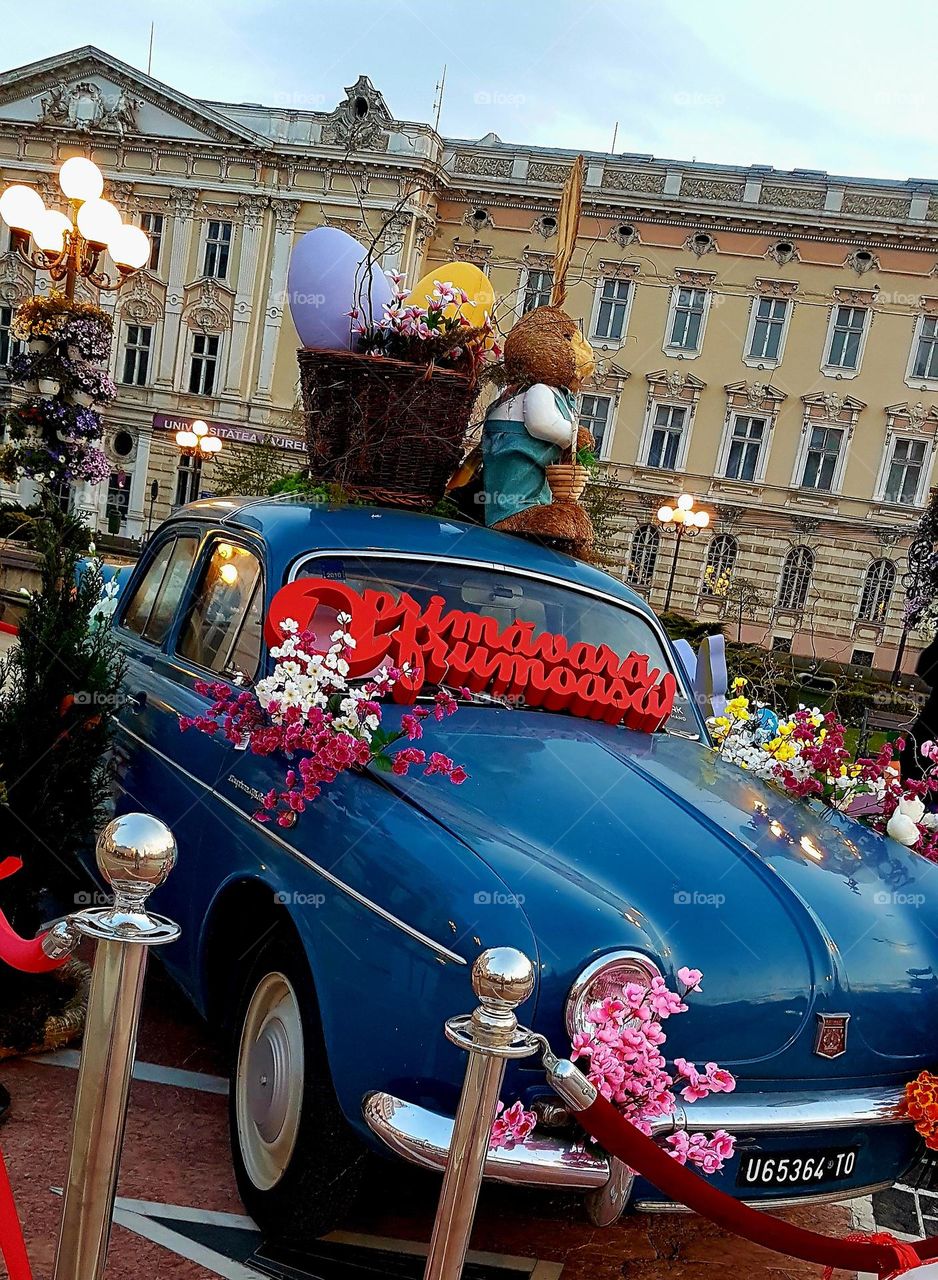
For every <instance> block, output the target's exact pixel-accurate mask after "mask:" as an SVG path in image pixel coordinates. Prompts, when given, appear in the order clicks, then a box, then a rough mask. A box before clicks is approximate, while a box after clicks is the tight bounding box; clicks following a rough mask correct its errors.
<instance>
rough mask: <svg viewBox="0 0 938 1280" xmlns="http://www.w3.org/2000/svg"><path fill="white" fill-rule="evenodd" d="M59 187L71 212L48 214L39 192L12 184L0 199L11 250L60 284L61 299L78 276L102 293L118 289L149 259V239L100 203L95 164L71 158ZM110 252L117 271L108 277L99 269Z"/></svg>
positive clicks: (100, 184)
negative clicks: (60, 282)
mask: <svg viewBox="0 0 938 1280" xmlns="http://www.w3.org/2000/svg"><path fill="white" fill-rule="evenodd" d="M59 186H60V187H61V189H62V194H63V196H64V197H65V198H66V200H68V202H69V213H68V214H64V213H61V212H59V210H58V209H47V208H46V206H45V204H44V203H43V200H42V197H41V196H40V194H39V192H38V191H35V190H34V189H33V188H32V187H27V186H24V185H23V184H22V183H15V184H14V185H13V186H11V187H7V189H6V190H5V191H4V192H3V195H0V218H2V219H3V221H4V222H5V223H6V224H7V226H8V227H9V228H10V245H11V248H12V249H13V250H14V251H15V252H16V253H18V254H19V256H20V257H21V258H22V259H23V261H24V262H26V263H28V265H29V266H31V267H32V268H33V269H34V270H36V271H48V273H49V275H50V276H51V277H52V279H53V280H54V281H55V282H56V283H58V282H59V281H64V282H65V284H64V289H65V296H66V298H68V299H69V300H71V299H72V298H74V296H75V282H76V281H77V280H78V278H79V277H81V278H82V279H84V280H87V281H88V282H89V284H92V285H94V287H95V288H96V289H100V290H101V291H102V292H104V293H112V292H114V290H116V289H119V288H120V287H121V286H122V285H123V284H125V283H126V281H127V280H129V279H130V277H131V276H133V275H134V274H136V272H137V271H139V270H140V268H141V267H142V266H144V264H145V263H147V262H149V260H150V238H149V236H148V235H147V233H146V232H145V231H142V230H141V229H140V227H135V226H132V225H131V224H130V223H128V222H122V221H121V215H120V213H119V212H118V210H117V208H116V207H115V206H114V205H113V204H111V202H110V201H109V200H105V199H104V198H103V192H104V176H103V174H102V173H101V170H100V169H99V168H98V166H97V165H96V164H95V163H94V161H93V160H87V159H85V157H84V156H72V158H71V159H70V160H66V161H65V163H64V164H63V165H62V167H61V169H60V170H59ZM105 253H108V254H109V255H110V257H111V261H112V262H113V263H114V266H115V267H116V268H117V276H116V277H112V276H111V275H109V274H108V273H107V272H106V271H103V270H101V269H100V267H101V259H102V258H103V256H104V254H105Z"/></svg>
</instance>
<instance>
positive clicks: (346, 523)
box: [172, 495, 652, 614]
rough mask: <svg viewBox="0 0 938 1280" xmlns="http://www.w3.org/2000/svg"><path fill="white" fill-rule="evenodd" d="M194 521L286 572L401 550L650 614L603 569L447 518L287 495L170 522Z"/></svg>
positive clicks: (206, 504) (222, 504) (213, 505)
mask: <svg viewBox="0 0 938 1280" xmlns="http://www.w3.org/2000/svg"><path fill="white" fill-rule="evenodd" d="M193 517H196V518H198V519H200V520H207V521H211V522H212V523H222V524H227V525H229V526H234V527H236V528H242V529H245V530H249V531H251V532H253V533H256V534H258V535H260V536H261V537H262V538H263V539H264V542H265V543H266V544H267V546H268V548H269V550H270V553H271V555H272V556H273V557H274V558H275V559H276V560H279V561H280V562H281V563H282V564H283V565H284V566H286V565H287V564H289V563H290V562H291V561H293V560H295V559H296V558H297V556H300V555H302V554H303V553H304V552H308V551H356V552H359V551H367V550H376V551H400V552H401V553H402V554H404V555H407V554H412V555H435V556H445V557H450V558H454V559H460V558H461V559H467V560H478V561H480V562H483V563H489V564H497V565H502V566H504V567H505V568H510V569H526V570H527V571H528V572H529V573H531V572H533V573H542V574H544V575H545V576H548V577H551V578H560V579H563V580H565V581H567V582H569V583H571V585H576V586H580V587H584V588H586V589H587V590H593V591H602V592H604V593H605V594H607V595H611V596H615V597H616V598H618V599H620V600H622V601H623V602H624V603H626V604H630V605H632V606H633V607H635V608H637V609H640V610H641V611H642V612H643V613H647V614H652V610H651V609H650V608H649V607H648V605H647V604H646V602H645V601H644V600H643V599H642V597H641V596H639V595H637V594H636V593H635V592H634V591H632V590H631V589H630V588H629V587H627V586H626V585H625V584H624V583H623V582H621V581H620V580H619V579H618V578H615V577H613V576H612V575H611V574H609V573H605V572H603V570H601V569H597V568H595V567H594V566H592V565H589V564H586V563H584V562H583V561H582V560H576V559H574V558H573V557H572V556H567V555H563V554H561V553H560V552H558V551H551V550H550V549H549V548H547V547H542V546H539V545H538V544H537V543H534V542H529V541H528V540H527V539H525V538H519V537H517V536H516V535H513V534H508V533H499V532H497V531H496V530H494V529H487V528H485V527H484V526H483V525H476V524H469V523H467V522H466V521H463V520H453V519H450V518H449V517H447V516H437V515H424V514H420V513H417V512H413V511H402V510H398V509H395V508H390V507H360V506H331V505H329V504H327V503H322V502H315V501H312V500H310V499H304V498H297V497H295V496H294V495H289V496H285V498H284V499H278V498H240V497H231V498H203V499H201V500H200V501H198V502H192V503H190V504H189V505H188V506H185V507H181V508H180V509H179V510H178V511H176V512H174V514H173V516H172V519H173V520H179V519H187V518H188V519H191V518H193Z"/></svg>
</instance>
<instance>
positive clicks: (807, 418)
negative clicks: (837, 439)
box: [791, 391, 866, 498]
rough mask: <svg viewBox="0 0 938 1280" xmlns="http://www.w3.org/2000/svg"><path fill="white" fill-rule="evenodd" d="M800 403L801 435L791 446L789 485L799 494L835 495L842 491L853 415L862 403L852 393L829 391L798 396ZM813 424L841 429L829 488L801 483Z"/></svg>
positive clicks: (855, 418) (855, 417) (855, 421)
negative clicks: (791, 460) (801, 411)
mask: <svg viewBox="0 0 938 1280" xmlns="http://www.w3.org/2000/svg"><path fill="white" fill-rule="evenodd" d="M801 399H802V403H803V404H804V416H803V418H802V421H801V436H800V439H799V441H798V448H797V449H796V450H795V465H794V467H793V468H792V474H791V487H792V488H793V489H796V490H798V492H799V493H801V494H807V495H815V496H817V497H820V498H825V497H827V498H832V497H837V496H839V495H840V494H841V493H842V492H843V482H844V475H845V473H846V470H847V459H848V457H849V455H850V441H851V440H852V439H853V432H854V428H855V427H856V424H857V418H858V417H859V415H860V413H861V412H862V410H863V409H865V408H866V404H865V403H864V402H863V401H862V400H856V399H854V397H853V396H840V395H836V394H834V393H833V392H823V391H818V392H812V393H811V394H810V395H805V396H802V397H801ZM814 427H830V428H834V429H836V430H839V431H842V432H843V437H842V442H841V447H840V450H839V452H838V455H837V462H836V464H835V466H834V473H833V475H832V477H831V487H830V488H829V489H815V488H812V487H811V486H810V485H808V486H805V485H803V484H802V483H801V478H802V475H803V474H804V468H805V463H806V461H807V457H808V453H809V451H810V445H811V433H812V430H813V428H814Z"/></svg>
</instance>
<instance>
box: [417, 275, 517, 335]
mask: <svg viewBox="0 0 938 1280" xmlns="http://www.w3.org/2000/svg"><path fill="white" fill-rule="evenodd" d="M434 280H439V281H440V283H441V284H451V285H454V286H455V287H456V288H457V289H462V290H464V291H465V293H466V296H467V297H468V299H469V301H468V302H464V303H462V305H459V304H457V303H450V305H449V306H448V307H447V308H446V310H445V311H444V312H443V314H444V315H445V316H454V315H456V313H457V311H458V313H459V315H461V316H465V318H466V319H467V320H468V321H469V323H470V324H471V325H472V327H473V328H474V329H477V328H481V326H482V325H483V324H485V317H486V316H487V315H488V316H491V314H492V311H493V309H494V307H495V290H494V289H493V288H492V282H491V281H490V280H489V278H488V276H487V275H486V274H485V272H484V271H480V270H479V268H478V267H475V266H473V264H472V263H471V262H445V263H444V264H443V265H442V266H440V267H433V268H432V270H430V271H428V272H427V274H426V275H425V276H423V278H422V279H420V280H418V281H417V283H416V284H415V285H414V287H413V289H411V291H410V293H409V294H408V295H407V297H406V298H405V299H404V306H405V307H425V306H426V305H427V299H428V298H430V297H432V295H433V282H434Z"/></svg>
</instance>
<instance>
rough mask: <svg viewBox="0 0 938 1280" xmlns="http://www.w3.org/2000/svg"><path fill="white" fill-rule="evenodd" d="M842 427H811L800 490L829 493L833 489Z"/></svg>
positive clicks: (841, 439)
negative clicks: (818, 490) (817, 490)
mask: <svg viewBox="0 0 938 1280" xmlns="http://www.w3.org/2000/svg"><path fill="white" fill-rule="evenodd" d="M843 442H844V432H843V428H842V427H812V428H811V435H810V437H809V439H808V449H807V452H806V453H805V459H804V467H803V468H802V471H801V481H800V483H801V487H802V489H821V490H823V491H824V492H825V493H830V492H831V490H832V489H833V487H834V480H835V477H836V476H837V472H838V469H839V466H838V464H839V462H840V451H841V449H842V448H843Z"/></svg>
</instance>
